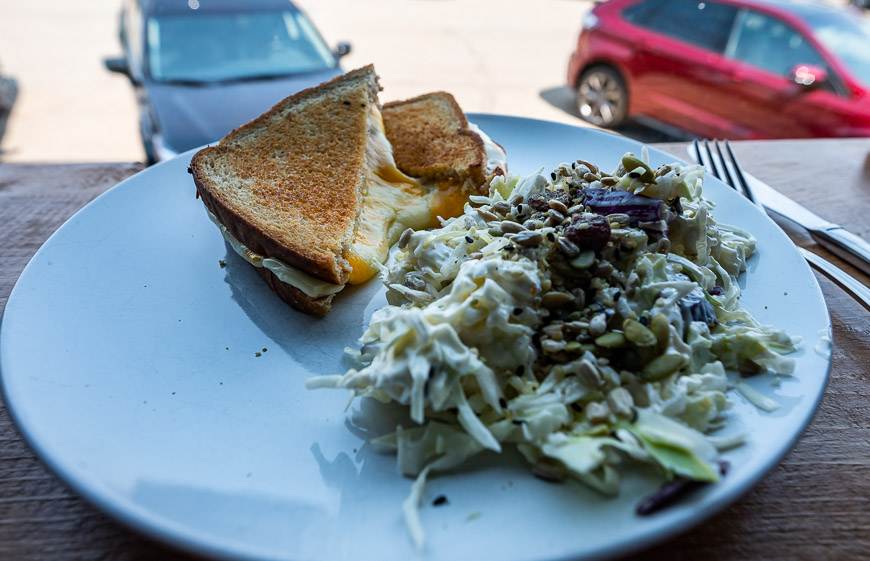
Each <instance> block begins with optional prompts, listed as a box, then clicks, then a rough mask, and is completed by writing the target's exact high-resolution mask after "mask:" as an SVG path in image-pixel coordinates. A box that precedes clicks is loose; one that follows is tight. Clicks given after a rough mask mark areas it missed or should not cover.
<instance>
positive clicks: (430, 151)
mask: <svg viewBox="0 0 870 561" xmlns="http://www.w3.org/2000/svg"><path fill="white" fill-rule="evenodd" d="M382 113H383V116H384V127H385V129H386V133H387V138H389V139H390V142H391V143H392V145H393V155H394V157H395V159H396V164H397V165H398V167H399V169H401V170H402V171H404V172H405V173H407V174H409V175H413V176H415V177H420V178H423V179H426V180H432V181H444V180H446V181H451V182H455V183H458V184H460V185H461V184H464V183H465V182H466V181H467V180H470V181H471V182H472V183H473V184H474V186H475V188H476V187H479V186H480V185H483V184H484V183H485V182H486V149H485V148H484V143H483V139H482V138H481V137H480V135H478V134H477V133H475V132H474V131H472V130H471V129H469V128H468V120H467V119H466V117H465V113H463V112H462V108H461V107H459V104H458V103H457V102H456V99H455V98H454V97H453V96H452V95H451V94H449V93H448V92H444V91H437V92H431V93H427V94H423V95H420V96H417V97H413V98H411V99H406V100H401V101H391V102H389V103H386V104H384V108H383V111H382Z"/></svg>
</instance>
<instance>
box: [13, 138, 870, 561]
mask: <svg viewBox="0 0 870 561" xmlns="http://www.w3.org/2000/svg"><path fill="white" fill-rule="evenodd" d="M660 147H662V148H664V149H666V150H668V151H670V152H672V153H673V154H675V155H676V156H678V157H680V158H685V154H686V151H685V144H668V145H660ZM735 152H736V153H737V156H738V158H740V160H741V163H742V164H743V165H744V167H745V168H746V169H747V170H749V171H750V172H751V173H753V174H754V175H756V176H758V177H759V178H761V179H762V180H764V181H767V182H768V183H770V184H771V185H773V186H774V187H776V188H778V189H780V190H782V191H783V192H785V193H787V194H788V195H790V196H792V197H793V198H794V199H796V200H798V201H799V202H801V203H804V204H806V205H807V206H809V207H810V208H812V209H814V210H815V211H816V212H818V213H819V214H821V215H822V216H824V217H825V218H827V219H829V220H832V221H835V222H838V223H840V224H841V225H843V226H846V227H847V228H849V229H851V230H852V231H853V232H855V233H857V234H859V235H862V236H864V237H868V236H870V160H868V154H870V140H812V141H759V142H742V143H735ZM139 169H141V167H140V166H139V165H137V164H104V165H101V164H89V165H12V164H5V165H3V164H0V309H2V308H3V307H4V306H5V304H6V300H7V298H8V295H9V292H10V290H11V289H12V286H13V285H14V283H15V281H16V279H17V278H18V275H19V274H20V273H21V270H22V269H23V268H24V266H25V264H26V263H27V261H28V260H29V259H30V257H31V256H32V255H33V253H34V252H35V251H36V250H37V249H38V247H39V246H40V245H41V244H42V243H43V242H44V241H45V239H46V238H47V237H48V236H49V235H50V234H51V233H52V232H53V231H54V230H55V229H56V228H57V227H58V226H59V225H60V224H62V223H63V221H64V220H66V219H67V218H68V217H69V216H70V215H71V214H72V213H73V212H75V211H76V210H77V209H78V208H80V207H81V206H82V205H84V204H85V203H87V202H88V201H89V200H91V199H92V198H93V197H95V196H96V195H98V194H99V193H101V192H103V191H104V190H105V189H107V188H109V187H111V186H112V185H114V184H115V183H117V182H118V181H120V180H121V179H123V178H125V177H127V176H129V175H131V174H133V173H135V172H137V171H139ZM780 223H781V224H782V225H784V226H785V228H786V231H788V232H789V233H790V234H791V235H792V236H793V239H795V240H796V241H797V242H798V243H799V244H801V245H803V246H806V247H809V248H811V249H812V250H813V251H817V252H819V253H820V254H823V255H825V256H826V257H829V258H831V260H832V261H836V259H835V258H833V257H832V256H831V255H830V254H828V253H826V252H825V251H824V250H822V249H820V248H819V247H818V246H816V245H815V244H814V242H813V241H812V239H810V238H809V236H806V235H805V234H803V233H801V232H800V230H799V229H797V228H795V227H793V226H789V225H788V224H787V223H785V222H780ZM838 263H839V264H841V265H842V266H843V268H844V269H849V267H848V265H845V264H843V263H842V262H839V261H838ZM849 270H850V271H851V272H853V273H856V276H858V278H861V280H863V281H864V282H865V283H868V281H870V279H868V278H867V277H861V276H860V274H858V273H857V272H856V271H855V270H854V269H849ZM820 283H821V286H822V290H823V292H824V294H825V297H826V300H827V303H828V307H829V309H830V312H831V319H832V323H833V329H834V346H833V368H832V375H831V382H830V384H829V386H828V389H827V392H826V394H825V398H824V400H823V402H822V405H821V408H820V410H819V412H818V413H817V415H816V417H815V419H814V420H813V422H812V423H811V425H810V426H809V428H808V429H807V431H806V432H805V433H804V435H803V436H802V437H801V439H800V441H799V442H798V444H797V447H796V448H795V449H794V450H793V451H792V452H791V453H790V454H789V455H788V456H787V457H786V458H785V460H784V461H783V462H782V463H781V464H780V465H779V466H778V467H777V468H776V469H774V470H773V471H772V472H771V473H770V474H769V475H768V476H767V477H766V478H764V479H763V480H762V482H761V483H760V484H759V485H758V486H756V487H755V488H754V489H753V490H752V491H750V492H749V493H748V494H747V495H746V496H745V497H743V498H742V499H741V500H739V501H738V502H737V503H735V504H734V505H732V506H731V507H730V508H728V509H726V510H725V511H723V512H722V513H720V514H719V515H717V516H715V517H713V518H712V519H711V520H709V521H707V522H706V523H704V524H702V525H701V526H699V527H698V528H696V529H694V530H692V531H689V532H687V533H685V534H683V535H681V536H679V537H677V538H675V539H672V540H671V541H669V542H667V543H665V544H663V545H660V546H657V547H655V548H653V549H650V550H647V551H644V552H641V553H639V554H636V555H634V556H632V559H637V560H641V561H665V560H668V561H675V560H683V559H687V560H699V561H701V560H735V561H736V560H740V561H744V560H794V559H799V560H812V561H816V560H827V559H832V560H852V559H855V560H861V559H870V366H868V364H870V344H868V342H870V314H868V313H867V312H866V311H864V309H863V308H862V307H861V306H860V305H859V304H857V303H855V302H854V301H853V300H851V299H850V298H849V297H848V296H847V295H846V294H845V293H843V292H842V291H840V290H839V289H838V288H837V287H836V286H835V285H833V284H831V283H830V282H828V281H827V280H826V279H824V278H820ZM67 559H75V560H79V559H81V560H89V561H90V560H93V561H102V560H119V561H127V560H136V561H139V560H142V561H144V560H166V561H182V560H189V559H193V558H192V557H190V556H188V555H187V554H184V553H181V552H177V551H175V550H172V549H170V548H167V547H165V546H162V545H159V544H156V543H154V542H151V541H149V540H147V539H145V538H142V537H140V536H139V535H137V534H135V533H133V532H131V531H129V530H127V529H125V528H123V527H121V526H119V525H118V524H117V523H115V522H113V521H112V520H110V519H108V518H107V517H106V516H104V515H103V514H101V513H100V512H98V511H97V510H95V509H94V508H93V507H91V506H90V505H88V504H87V503H85V502H84V501H83V500H81V499H79V498H78V497H77V496H75V495H74V494H72V493H71V492H70V491H69V490H67V489H66V487H65V486H64V485H63V484H62V483H60V482H59V481H58V480H57V479H56V478H55V477H54V476H53V475H51V474H50V473H49V472H48V471H47V470H46V469H45V468H44V467H43V466H42V465H41V463H40V462H39V460H37V459H36V457H35V456H34V455H33V453H32V452H31V451H30V449H29V448H28V447H27V445H26V444H25V443H24V442H23V441H22V439H21V436H20V435H19V433H18V431H17V430H16V428H15V427H14V426H13V425H12V422H11V421H10V419H9V416H8V414H7V412H6V410H5V408H4V407H3V406H2V404H0V560H3V561H5V560H10V561H11V560H21V561H37V560H38V561H55V560H67Z"/></svg>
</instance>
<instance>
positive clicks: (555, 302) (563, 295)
mask: <svg viewBox="0 0 870 561" xmlns="http://www.w3.org/2000/svg"><path fill="white" fill-rule="evenodd" d="M573 301H574V295H573V294H570V293H568V292H561V291H558V290H554V291H552V292H547V293H546V294H544V296H543V297H542V298H541V304H543V305H544V307H545V308H551V309H552V308H558V307H559V306H564V305H565V304H568V303H569V302H573Z"/></svg>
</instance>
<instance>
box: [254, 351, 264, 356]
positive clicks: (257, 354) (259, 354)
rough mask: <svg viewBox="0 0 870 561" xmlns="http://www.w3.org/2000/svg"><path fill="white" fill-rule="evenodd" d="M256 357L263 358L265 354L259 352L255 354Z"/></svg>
mask: <svg viewBox="0 0 870 561" xmlns="http://www.w3.org/2000/svg"><path fill="white" fill-rule="evenodd" d="M254 356H256V357H261V356H263V353H261V352H260V351H257V352H255V353H254Z"/></svg>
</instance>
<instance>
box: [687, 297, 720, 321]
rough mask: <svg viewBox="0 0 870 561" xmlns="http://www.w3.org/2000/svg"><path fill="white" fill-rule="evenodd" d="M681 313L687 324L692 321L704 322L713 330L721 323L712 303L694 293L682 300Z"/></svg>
mask: <svg viewBox="0 0 870 561" xmlns="http://www.w3.org/2000/svg"><path fill="white" fill-rule="evenodd" d="M680 313H681V315H682V316H683V320H684V321H685V322H686V323H687V324H688V322H690V321H702V322H704V323H706V324H707V325H708V326H709V327H710V328H711V329H712V328H714V327H716V324H717V323H719V320H718V319H717V318H716V310H714V309H713V306H712V305H711V304H710V302H708V301H707V299H706V298H704V297H703V296H700V295H697V294H695V293H694V292H693V293H691V294H688V295H687V296H684V297H683V298H682V299H681V300H680Z"/></svg>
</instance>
